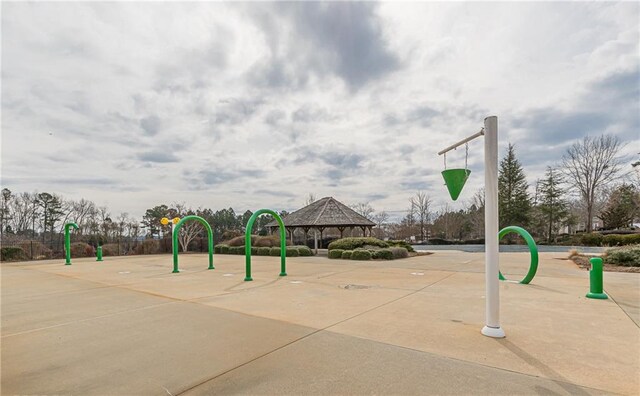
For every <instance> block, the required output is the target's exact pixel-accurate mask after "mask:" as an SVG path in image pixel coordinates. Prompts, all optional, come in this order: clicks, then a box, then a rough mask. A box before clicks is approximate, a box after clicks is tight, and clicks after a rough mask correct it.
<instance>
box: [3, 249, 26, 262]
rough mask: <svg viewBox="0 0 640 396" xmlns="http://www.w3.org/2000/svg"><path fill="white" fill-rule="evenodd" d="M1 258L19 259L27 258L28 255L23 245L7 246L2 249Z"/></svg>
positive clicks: (5, 259)
mask: <svg viewBox="0 0 640 396" xmlns="http://www.w3.org/2000/svg"><path fill="white" fill-rule="evenodd" d="M0 259H1V260H2V261H19V260H26V259H27V255H26V254H25V253H24V250H22V248H21V247H17V246H7V247H3V248H2V249H0Z"/></svg>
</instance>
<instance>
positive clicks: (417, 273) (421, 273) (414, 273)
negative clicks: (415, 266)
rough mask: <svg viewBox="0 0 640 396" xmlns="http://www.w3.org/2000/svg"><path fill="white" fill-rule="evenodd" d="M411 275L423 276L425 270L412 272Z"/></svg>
mask: <svg viewBox="0 0 640 396" xmlns="http://www.w3.org/2000/svg"><path fill="white" fill-rule="evenodd" d="M411 275H417V276H422V275H424V272H412V273H411Z"/></svg>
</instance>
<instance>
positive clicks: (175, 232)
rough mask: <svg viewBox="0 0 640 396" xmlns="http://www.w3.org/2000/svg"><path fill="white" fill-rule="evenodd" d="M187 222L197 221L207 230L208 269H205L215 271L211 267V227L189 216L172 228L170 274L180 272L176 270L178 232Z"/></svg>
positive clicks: (203, 220) (201, 220)
mask: <svg viewBox="0 0 640 396" xmlns="http://www.w3.org/2000/svg"><path fill="white" fill-rule="evenodd" d="M189 220H197V221H199V222H200V223H202V225H203V226H204V228H206V229H207V235H208V238H207V240H208V243H209V267H208V268H207V269H210V270H212V269H215V267H214V266H213V230H212V229H211V226H210V225H209V223H207V221H206V220H205V219H203V218H202V217H200V216H195V215H189V216H185V217H183V218H182V219H180V221H179V222H178V224H176V226H175V227H174V228H173V235H172V244H171V245H172V246H171V250H172V251H173V271H172V273H178V272H180V270H179V269H178V232H180V227H182V224H184V222H185V221H189Z"/></svg>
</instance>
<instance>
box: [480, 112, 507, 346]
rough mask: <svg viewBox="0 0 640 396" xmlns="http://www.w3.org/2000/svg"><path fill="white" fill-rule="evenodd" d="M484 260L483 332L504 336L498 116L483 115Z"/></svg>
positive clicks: (499, 336)
mask: <svg viewBox="0 0 640 396" xmlns="http://www.w3.org/2000/svg"><path fill="white" fill-rule="evenodd" d="M484 189H485V193H484V194H485V195H484V197H485V206H484V244H485V245H484V247H485V253H484V260H485V264H484V265H485V288H486V290H485V295H486V296H485V299H486V318H485V326H484V327H483V328H482V334H484V335H486V336H488V337H495V338H502V337H504V336H505V334H504V330H502V328H501V327H500V284H499V279H498V271H499V268H500V265H499V254H498V117H496V116H491V117H487V118H485V119H484Z"/></svg>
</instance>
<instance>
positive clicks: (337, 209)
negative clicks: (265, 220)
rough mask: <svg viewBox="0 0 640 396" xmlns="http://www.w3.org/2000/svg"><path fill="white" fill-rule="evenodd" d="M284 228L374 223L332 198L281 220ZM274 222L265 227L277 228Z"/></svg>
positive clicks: (327, 198) (312, 204)
mask: <svg viewBox="0 0 640 396" xmlns="http://www.w3.org/2000/svg"><path fill="white" fill-rule="evenodd" d="M282 221H283V222H284V225H285V227H310V228H311V227H372V226H375V225H376V223H374V222H372V221H371V220H368V219H367V218H366V217H364V216H362V215H361V214H359V213H357V212H356V211H355V210H353V209H351V208H350V207H348V206H347V205H345V204H343V203H341V202H339V201H337V200H336V199H335V198H333V197H324V198H322V199H319V200H317V201H315V202H313V203H311V204H309V205H307V206H305V207H304V208H302V209H298V210H296V211H295V212H293V213H290V214H289V215H287V216H286V217H285V218H283V219H282ZM277 226H278V223H277V222H276V221H275V220H274V221H272V222H270V223H269V224H267V227H277Z"/></svg>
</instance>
